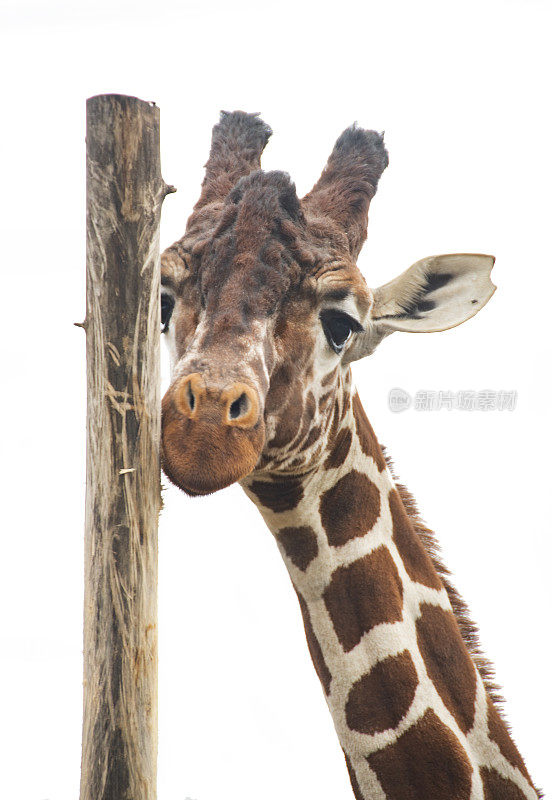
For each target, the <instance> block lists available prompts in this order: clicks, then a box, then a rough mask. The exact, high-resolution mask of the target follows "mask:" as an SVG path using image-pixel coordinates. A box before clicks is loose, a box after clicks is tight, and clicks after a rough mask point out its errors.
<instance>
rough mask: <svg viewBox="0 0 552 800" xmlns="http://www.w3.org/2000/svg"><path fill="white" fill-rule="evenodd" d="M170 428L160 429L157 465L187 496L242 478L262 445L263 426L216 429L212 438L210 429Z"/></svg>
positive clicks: (257, 458)
mask: <svg viewBox="0 0 552 800" xmlns="http://www.w3.org/2000/svg"><path fill="white" fill-rule="evenodd" d="M199 427H201V428H203V427H204V426H199ZM174 428H175V426H174V425H170V424H168V425H165V426H164V428H163V432H162V436H161V466H162V467H163V472H164V473H165V475H166V476H167V478H168V479H169V480H170V481H171V482H172V483H174V484H175V486H178V488H179V489H182V491H183V492H185V493H186V494H187V495H190V496H191V497H196V496H198V495H207V494H212V493H213V492H218V491H219V489H224V488H226V487H227V486H230V485H231V484H233V483H236V482H237V481H239V480H241V479H242V478H245V476H246V475H249V473H250V472H252V471H253V470H254V469H255V466H256V464H257V462H258V460H259V456H260V454H261V450H262V446H263V444H264V425H259V426H258V429H257V430H251V431H242V430H239V429H237V428H233V429H232V430H231V431H229V430H228V429H226V430H224V429H223V430H218V431H216V433H217V434H218V436H217V435H215V436H214V437H213V433H212V432H211V433H210V434H209V435H205V434H206V432H205V431H197V432H196V431H193V432H190V431H186V432H184V431H182V430H181V426H178V429H177V430H175V429H174ZM202 434H203V435H202Z"/></svg>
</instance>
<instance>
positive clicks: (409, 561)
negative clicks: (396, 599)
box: [389, 489, 443, 589]
mask: <svg viewBox="0 0 552 800" xmlns="http://www.w3.org/2000/svg"><path fill="white" fill-rule="evenodd" d="M389 508H390V510H391V519H392V520H393V541H394V542H395V544H396V545H397V549H398V551H399V553H400V554H401V558H402V561H403V564H404V567H405V569H406V571H407V572H408V576H409V577H410V578H411V579H412V580H413V581H416V582H417V583H423V584H424V586H429V587H430V588H431V589H442V588H443V584H442V583H441V581H440V580H439V576H438V575H437V572H436V570H435V567H434V566H433V562H432V561H431V558H430V557H429V554H428V552H427V550H426V549H425V547H424V546H423V544H422V542H421V541H420V539H419V538H418V536H417V535H416V533H415V531H414V526H413V525H412V523H411V522H410V519H409V517H408V514H407V513H406V510H405V507H404V505H403V503H402V500H401V498H400V497H399V493H398V492H397V491H396V489H393V491H392V492H390V493H389Z"/></svg>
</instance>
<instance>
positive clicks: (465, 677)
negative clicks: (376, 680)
mask: <svg viewBox="0 0 552 800" xmlns="http://www.w3.org/2000/svg"><path fill="white" fill-rule="evenodd" d="M421 612H422V613H421V616H420V617H419V618H418V619H417V620H416V633H417V636H418V646H419V648H420V653H421V654H422V658H423V659H424V663H425V666H426V669H427V674H428V675H429V678H430V680H431V681H432V683H433V685H434V686H435V688H436V689H437V691H438V692H439V695H440V696H441V699H442V701H443V703H444V704H445V705H446V707H447V708H448V710H449V711H450V713H451V714H452V716H453V717H454V719H455V720H456V722H457V723H458V727H459V728H460V730H461V731H463V732H464V733H467V732H468V731H469V730H470V729H471V727H472V725H473V720H474V716H475V692H476V686H477V684H476V676H475V668H474V666H473V663H472V660H471V658H470V655H469V653H468V651H467V649H466V645H465V644H464V641H463V639H462V636H461V634H460V630H459V628H458V625H457V623H456V620H455V619H454V615H453V613H452V612H451V611H445V610H444V609H442V608H439V607H438V606H432V605H428V604H427V603H424V604H423V605H422V606H421Z"/></svg>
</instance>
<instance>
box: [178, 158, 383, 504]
mask: <svg viewBox="0 0 552 800" xmlns="http://www.w3.org/2000/svg"><path fill="white" fill-rule="evenodd" d="M206 211H208V213H206ZM206 211H202V212H200V213H199V214H197V213H196V214H195V215H193V217H192V218H191V220H190V224H189V226H188V232H187V234H186V236H185V237H184V238H183V239H182V240H181V241H180V242H179V243H178V244H177V245H176V246H173V247H172V248H169V250H167V251H166V252H165V253H164V254H163V256H162V284H163V292H162V309H163V321H164V323H165V325H164V327H165V328H166V330H165V337H166V340H167V343H168V346H169V350H170V355H171V361H172V371H173V377H172V383H171V386H170V387H169V390H168V391H167V393H166V395H165V398H164V400H163V439H162V442H163V465H164V469H165V472H166V473H167V475H168V476H169V477H170V478H171V479H172V480H173V481H174V482H175V483H176V484H177V485H178V486H179V487H180V488H182V489H183V490H184V491H186V492H188V493H190V494H206V493H208V492H212V491H216V490H217V489H220V488H223V487H224V486H227V485H229V484H230V483H233V482H235V481H237V480H240V479H241V478H243V477H245V476H246V475H247V474H249V473H250V472H251V471H252V470H253V469H255V468H259V467H264V468H270V469H274V470H285V471H294V470H295V471H299V470H301V468H302V467H303V466H304V464H305V462H306V459H307V458H309V459H310V460H312V458H313V457H315V455H316V453H317V452H318V451H319V450H320V449H321V443H322V442H323V441H324V436H325V434H326V432H327V430H328V428H329V427H330V424H331V417H332V406H333V403H332V401H333V399H334V398H335V392H336V389H337V385H338V382H339V379H340V374H342V372H343V369H344V364H345V359H346V354H347V353H348V352H349V350H350V348H351V347H352V344H353V341H354V340H355V338H356V337H358V336H359V335H360V334H362V333H363V332H364V326H365V325H366V319H367V317H368V314H369V310H370V307H371V303H372V293H371V292H370V290H369V289H368V287H367V286H366V283H365V281H364V278H363V277H362V275H361V273H360V272H359V270H358V269H357V267H356V265H355V263H354V261H353V260H352V259H351V257H350V254H349V252H348V246H347V240H346V237H345V236H344V235H343V233H342V232H341V231H339V229H335V228H334V227H333V226H332V225H331V224H328V223H326V224H324V223H323V221H322V220H317V221H316V222H314V223H313V222H311V220H310V219H309V216H308V213H307V214H305V213H304V210H303V208H302V207H301V204H300V202H299V200H298V198H297V196H296V194H295V189H294V187H293V185H292V184H291V182H290V180H289V178H288V177H287V176H286V175H284V174H283V173H278V172H275V173H267V174H265V173H261V172H256V173H254V174H253V175H251V176H249V177H246V178H244V179H242V180H241V181H240V182H239V183H238V185H237V186H236V187H235V189H234V190H233V191H232V192H231V193H230V194H229V195H228V197H227V198H226V199H225V201H224V203H222V204H216V205H215V206H214V207H212V208H209V209H207V210H206Z"/></svg>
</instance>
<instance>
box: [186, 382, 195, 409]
mask: <svg viewBox="0 0 552 800" xmlns="http://www.w3.org/2000/svg"><path fill="white" fill-rule="evenodd" d="M187 389H188V405H189V406H190V411H193V410H194V408H195V403H196V399H195V394H194V393H193V390H192V386H191V384H190V383H189V384H188V386H187Z"/></svg>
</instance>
